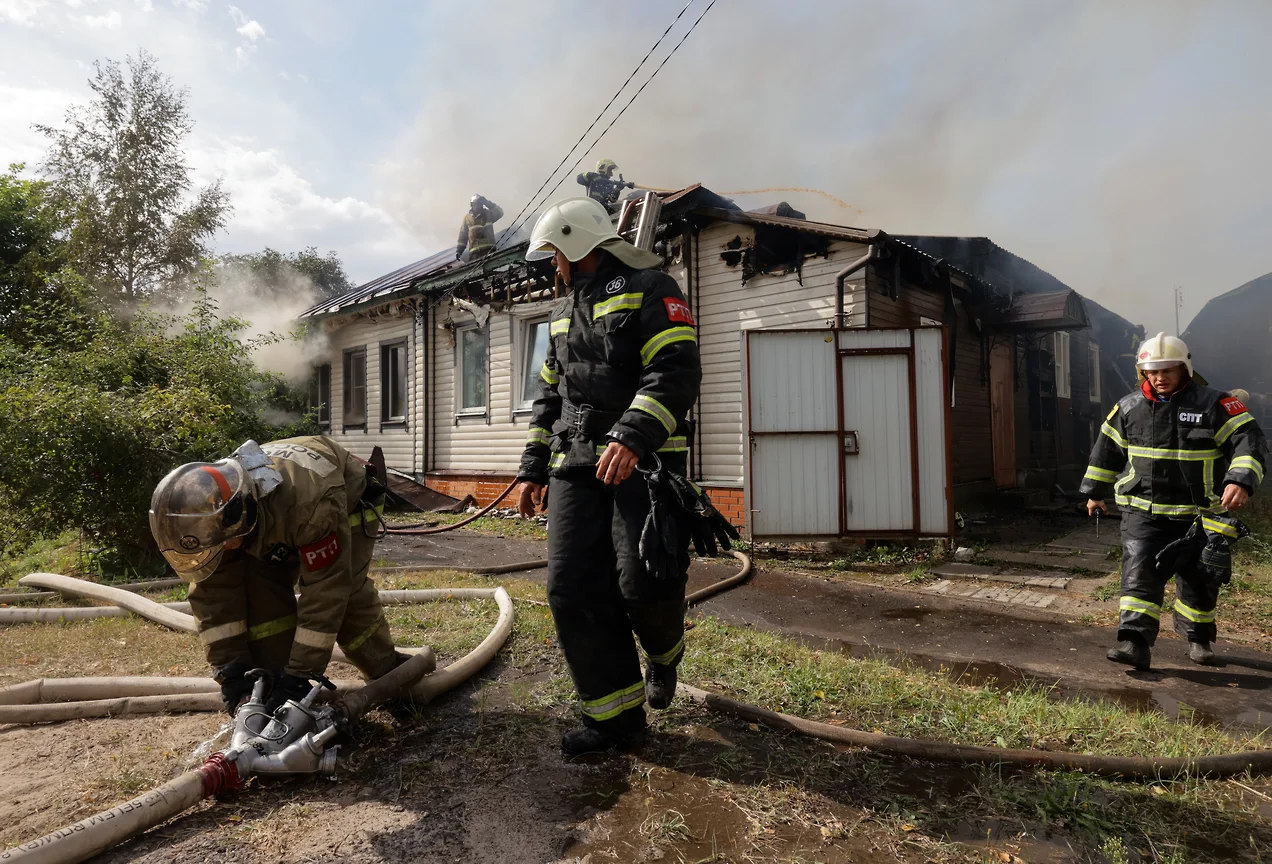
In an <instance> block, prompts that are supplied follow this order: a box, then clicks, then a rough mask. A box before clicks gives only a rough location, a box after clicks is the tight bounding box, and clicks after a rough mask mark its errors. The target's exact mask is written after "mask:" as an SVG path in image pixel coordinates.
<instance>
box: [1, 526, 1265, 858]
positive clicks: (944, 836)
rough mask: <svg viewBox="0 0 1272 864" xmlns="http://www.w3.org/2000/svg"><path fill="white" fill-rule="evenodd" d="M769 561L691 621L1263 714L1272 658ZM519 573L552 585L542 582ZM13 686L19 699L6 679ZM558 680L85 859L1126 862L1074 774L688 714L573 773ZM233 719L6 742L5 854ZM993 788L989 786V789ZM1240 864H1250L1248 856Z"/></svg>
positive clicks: (471, 537)
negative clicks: (1126, 636) (1081, 798)
mask: <svg viewBox="0 0 1272 864" xmlns="http://www.w3.org/2000/svg"><path fill="white" fill-rule="evenodd" d="M378 554H379V562H378V563H380V564H383V565H386V566H394V565H414V566H425V567H428V566H435V567H444V566H446V565H455V564H462V565H465V566H489V565H492V564H506V563H510V562H514V561H525V560H533V559H538V558H542V557H543V554H544V549H543V544H542V543H540V542H537V541H533V540H523V539H500V538H493V537H489V536H484V535H480V534H474V533H469V532H464V531H459V532H454V533H451V534H446V535H441V536H440V537H410V538H407V537H392V538H389V539H388V540H386V541H384V542H383V543H382V544H381V546H380V547H379V551H378ZM775 563H776V562H773V561H765V562H764V566H763V570H762V572H761V573H760V574H759V575H758V577H757V578H756V579H755V580H754V581H753V582H752V583H750V584H749V585H747V586H745V587H743V588H741V589H738V590H736V591H732V592H729V593H727V594H724V595H721V596H719V597H717V598H715V599H712V600H710V601H708V602H707V603H706V604H704V605H703V606H702V607H700V608H699V610H698V613H699V614H709V615H712V616H714V617H716V618H719V619H722V620H725V621H730V622H733V623H735V624H737V625H740V626H750V627H755V628H760V629H765V630H773V631H777V632H780V633H783V634H787V635H791V636H796V637H798V638H799V639H801V640H804V641H806V642H809V643H811V644H813V645H816V646H818V647H824V648H829V649H833V650H835V651H840V652H843V653H847V654H851V655H855V656H861V655H867V654H869V655H880V656H884V657H896V658H898V659H904V660H908V661H911V662H917V663H919V664H920V665H922V666H925V667H927V668H930V669H933V670H940V671H942V672H943V673H944V674H948V675H950V676H952V677H955V678H958V679H960V680H964V681H967V682H969V683H979V682H982V681H987V680H990V679H994V680H996V681H998V682H999V684H1000V685H1005V686H1011V684H1012V683H1013V682H1015V681H1019V680H1028V681H1036V682H1042V683H1046V684H1051V685H1055V686H1056V687H1057V688H1058V689H1057V692H1058V693H1060V694H1063V695H1077V696H1083V695H1085V696H1094V697H1097V698H1103V699H1110V700H1114V701H1118V702H1122V703H1124V704H1129V705H1132V706H1135V707H1140V708H1145V709H1149V710H1161V711H1164V712H1166V713H1168V714H1172V715H1182V714H1184V713H1185V712H1186V711H1187V712H1191V714H1192V716H1196V717H1200V718H1201V719H1203V720H1206V721H1208V722H1214V723H1221V724H1227V723H1239V724H1250V725H1256V726H1264V725H1268V718H1269V717H1272V693H1270V692H1269V691H1272V657H1270V656H1268V655H1265V654H1262V653H1261V652H1258V651H1255V650H1253V649H1251V648H1248V647H1245V646H1232V645H1224V646H1222V650H1223V652H1224V654H1225V656H1226V658H1227V661H1228V665H1227V666H1226V667H1225V668H1222V669H1216V670H1202V669H1198V668H1197V667H1192V666H1190V665H1188V664H1187V661H1186V659H1185V658H1184V657H1183V646H1182V643H1180V642H1179V641H1178V640H1176V639H1170V638H1163V640H1162V642H1161V643H1159V650H1158V652H1157V654H1156V655H1155V661H1156V667H1155V668H1154V670H1153V671H1152V672H1149V673H1134V672H1128V671H1126V670H1124V669H1123V668H1122V667H1117V666H1113V665H1111V664H1108V663H1107V661H1105V660H1104V659H1103V651H1104V649H1105V648H1106V647H1107V645H1108V644H1109V641H1110V640H1111V638H1112V632H1111V631H1110V630H1109V629H1108V628H1099V627H1091V626H1084V625H1083V624H1080V623H1078V622H1075V621H1071V620H1067V619H1066V618H1065V616H1063V615H1056V614H1051V613H1047V612H1042V611H1036V612H1021V611H1020V610H1011V615H1008V614H1007V612H1008V610H1006V609H994V608H990V607H988V606H986V605H985V604H977V603H973V602H969V601H961V600H957V599H954V598H944V597H933V596H924V595H921V594H920V593H919V592H918V590H917V589H916V590H903V589H900V588H896V587H885V586H880V585H877V584H868V583H867V582H864V581H854V580H852V579H848V578H842V577H840V576H834V577H832V576H815V575H810V574H808V573H800V572H793V570H783V569H779V568H778V567H776V566H774V565H775ZM734 569H735V568H734V566H733V565H732V562H729V563H717V562H705V563H703V562H700V563H695V565H694V568H693V570H692V572H691V583H690V588H691V590H692V589H694V588H697V587H701V586H702V585H705V584H708V583H710V582H712V581H715V580H716V579H719V578H721V577H722V576H725V575H728V574H730V573H732V572H733V570H734ZM519 575H522V576H528V577H529V578H531V579H534V580H538V581H542V580H544V579H545V578H546V574H545V573H544V572H543V571H536V572H530V573H527V574H519ZM518 608H519V612H520V611H521V610H523V609H524V608H526V607H522V606H520V605H519V607H518ZM165 638H166V637H165ZM690 638H692V636H690ZM190 650H194V649H193V648H191V649H190ZM93 662H94V661H93V660H92V659H91V658H85V661H84V665H85V667H86V668H85V670H84V671H83V672H81V673H80V674H92V673H91V671H90V669H89V668H88V667H91V665H92V663H93ZM4 671H6V672H7V673H11V674H10V675H8V676H7V677H8V678H9V680H16V679H15V678H14V677H13V674H12V673H15V671H16V670H13V669H9V670H4ZM35 674H47V673H45V672H44V671H43V670H41V671H39V672H36V673H35ZM59 674H69V673H59ZM551 675H552V669H550V668H549V667H548V666H546V665H543V666H537V667H536V666H534V665H533V664H531V665H529V666H527V665H525V664H518V663H514V662H511V661H507V660H506V659H502V658H501V659H499V660H497V661H496V662H495V663H494V664H493V665H492V667H491V668H490V669H488V670H487V671H486V672H485V673H484V674H483V676H482V677H481V679H480V681H479V682H478V683H477V684H476V685H474V686H470V687H466V688H463V689H461V690H460V691H458V692H457V693H455V694H452V695H450V696H448V697H445V698H443V699H442V700H439V702H438V703H436V704H434V705H432V706H429V707H428V708H427V709H426V710H425V711H424V712H422V714H421V715H420V716H419V718H417V719H416V720H415V721H414V722H397V721H395V720H393V718H391V717H389V716H388V715H387V714H385V713H383V712H377V713H374V714H372V715H370V716H369V717H368V718H366V719H365V720H364V721H363V722H362V723H361V724H360V725H359V726H358V728H357V730H356V732H355V740H354V741H352V742H348V744H347V745H346V747H345V749H344V750H343V751H342V758H341V761H340V764H339V767H338V769H337V774H336V777H335V778H334V780H333V779H331V778H301V779H296V780H283V781H278V780H274V781H269V782H254V783H253V785H252V787H251V788H249V789H248V790H245V791H243V792H240V793H236V794H229V795H226V796H223V797H222V798H221V799H220V800H219V801H215V802H213V801H208V802H204V803H203V804H202V805H200V807H198V808H196V809H195V810H194V811H191V812H190V813H187V814H186V815H184V816H183V817H180V818H178V819H175V820H173V821H172V822H170V823H168V824H167V825H165V826H162V827H160V828H158V829H156V830H153V831H151V832H149V833H148V834H146V835H144V836H143V837H140V838H137V839H135V840H133V841H131V842H130V843H128V844H126V845H123V846H121V847H118V848H117V849H115V850H112V851H111V852H108V853H106V854H104V855H102V856H99V858H97V859H95V860H96V861H97V862H99V864H100V862H133V861H138V862H168V861H203V860H215V861H222V862H251V864H258V862H289V864H290V862H326V861H336V860H338V861H350V862H385V861H413V862H444V861H445V862H452V861H463V862H507V861H518V862H520V861H526V862H563V864H564V862H578V864H583V862H587V864H600V862H604V861H677V862H708V861H731V862H752V861H754V862H811V861H819V862H827V864H841V862H843V864H847V862H854V864H855V862H863V864H864V862H876V861H885V862H887V861H893V862H916V864H917V862H970V861H999V862H1007V864H1010V862H1019V861H1027V862H1044V864H1046V862H1055V864H1060V862H1065V864H1069V862H1087V861H1098V862H1106V861H1118V860H1119V859H1118V857H1117V854H1116V848H1115V847H1110V848H1112V849H1113V851H1111V852H1109V853H1108V854H1105V855H1103V856H1099V855H1095V856H1093V855H1092V854H1090V853H1081V854H1079V853H1078V852H1075V851H1074V849H1073V848H1072V847H1071V844H1070V838H1071V837H1072V836H1074V835H1073V832H1074V831H1075V830H1079V829H1080V830H1083V831H1088V832H1095V833H1096V834H1098V832H1099V830H1100V829H1099V827H1098V823H1093V826H1094V827H1092V826H1086V827H1084V826H1081V825H1078V826H1076V827H1075V826H1074V825H1070V824H1054V823H1053V821H1052V820H1053V819H1054V818H1055V817H1054V816H1052V815H1049V814H1050V810H1049V807H1050V806H1051V805H1050V804H1049V803H1048V802H1050V801H1053V800H1057V801H1063V800H1065V799H1066V797H1067V796H1072V795H1075V794H1077V791H1076V790H1078V789H1079V788H1080V787H1079V786H1077V785H1072V784H1070V781H1068V780H1067V779H1066V778H1065V777H1064V776H1063V775H1051V776H1048V777H1045V778H1042V779H1039V778H1038V777H1037V776H1034V775H1025V774H1021V775H1020V776H1019V778H1018V779H1017V778H1016V777H1015V776H1014V775H1011V774H1010V773H1007V774H1006V775H1004V772H1002V771H994V770H992V769H984V770H981V769H948V768H942V767H940V766H933V765H929V764H923V763H917V762H911V761H908V760H899V759H892V758H889V757H883V756H879V755H876V754H868V753H863V752H862V751H855V750H846V749H836V748H833V747H830V746H828V745H825V744H823V743H819V742H813V741H809V740H804V739H797V738H792V737H789V736H785V735H781V734H777V733H774V732H772V731H769V730H762V729H760V728H759V727H755V726H751V725H748V724H745V723H741V722H738V721H732V720H728V719H724V718H721V717H720V716H718V715H711V714H708V713H706V712H705V711H703V710H701V709H697V708H693V707H691V706H688V705H682V704H680V703H679V702H678V703H677V704H676V705H675V706H673V708H672V710H670V711H668V712H662V713H661V714H659V715H657V717H656V722H655V726H654V729H653V734H652V735H651V739H650V741H649V743H648V744H647V745H646V747H645V748H644V750H643V751H642V752H641V753H640V754H639V755H638V756H635V757H610V758H600V759H595V760H587V761H583V762H576V763H569V762H565V761H564V760H562V758H561V756H560V753H559V750H558V741H559V738H560V735H561V733H562V732H563V731H564V730H565V729H567V728H569V726H571V725H572V724H573V722H574V721H573V718H572V717H571V716H570V712H569V710H568V709H566V708H562V707H560V706H559V705H558V706H555V707H546V708H535V707H534V705H533V701H534V700H527V699H526V698H525V695H526V693H527V692H529V691H530V690H531V689H532V688H534V687H537V686H540V685H542V684H543V682H544V681H545V680H546V679H548V678H549V677H550V676H551ZM18 677H23V676H21V675H20V676H18ZM25 677H30V676H25ZM222 722H223V718H222V717H220V716H212V715H193V716H176V717H140V718H119V719H108V720H93V721H81V722H76V723H67V724H56V725H49V726H41V727H34V728H18V727H11V726H10V727H0V760H3V764H4V765H5V769H4V771H3V772H0V847H4V846H8V845H11V844H12V843H15V842H20V841H21V840H24V839H30V838H31V837H33V836H36V835H38V834H40V833H43V832H46V831H49V830H52V829H55V828H57V827H60V826H62V825H65V824H67V823H68V822H70V821H73V820H74V819H77V818H82V817H84V816H86V815H88V814H90V813H93V812H96V811H98V810H100V809H103V808H104V807H106V806H109V805H110V804H112V803H118V802H119V801H121V800H124V799H126V798H127V797H129V796H131V795H134V794H137V793H139V792H141V791H144V790H145V789H148V788H151V787H152V786H153V785H156V784H158V783H161V782H163V781H165V780H167V779H168V778H170V777H172V776H174V775H175V774H177V773H179V772H180V771H182V770H187V769H189V768H190V767H193V766H194V765H197V764H198V762H200V761H201V756H196V755H195V754H196V750H197V749H199V747H200V745H201V744H203V743H204V742H207V741H208V740H209V739H211V738H213V736H215V735H216V733H217V732H218V729H219V728H220V727H221V724H222ZM204 749H205V750H206V749H207V748H206V747H205V748H204ZM990 784H996V785H995V787H994V788H995V790H996V791H995V792H994V793H993V794H990V793H989V792H988V791H987V790H988V788H989V786H990ZM1004 788H1009V789H1017V791H1018V795H1019V806H1017V807H1015V808H1014V810H1013V811H1012V813H1011V814H1009V815H1008V814H1004V812H1002V809H1001V801H1002V794H1001V793H1002V790H1003V789H1004ZM1264 788H1266V787H1264ZM1268 791H1272V790H1268ZM1156 794H1157V793H1156V792H1154V791H1152V790H1149V789H1145V788H1142V787H1127V788H1126V789H1112V790H1108V791H1105V792H1102V793H1101V798H1102V800H1101V801H1100V802H1098V806H1100V807H1103V808H1106V809H1115V810H1117V811H1118V812H1126V811H1130V810H1135V809H1136V808H1155V809H1154V811H1153V812H1154V814H1155V817H1156V818H1165V819H1167V820H1168V821H1169V820H1170V819H1172V818H1176V819H1181V820H1182V819H1188V818H1192V816H1191V811H1188V810H1186V809H1184V808H1182V807H1180V808H1179V809H1178V810H1177V811H1176V810H1172V809H1171V808H1173V807H1175V806H1176V805H1175V804H1174V803H1168V802H1166V800H1165V799H1156V798H1155V797H1154V796H1155V795H1156ZM1235 794H1238V795H1244V794H1245V793H1242V792H1240V791H1238V792H1237V793H1235ZM995 796H997V797H995ZM1265 797H1266V798H1267V801H1266V802H1264V801H1263V800H1262V799H1263V798H1265ZM1243 800H1244V799H1243ZM1249 800H1251V801H1253V802H1254V803H1253V805H1252V806H1251V807H1250V808H1248V813H1249V815H1244V816H1231V817H1229V816H1224V817H1223V819H1222V820H1221V822H1219V823H1216V826H1215V828H1214V832H1215V834H1216V835H1217V837H1218V836H1222V837H1223V843H1224V844H1230V845H1223V846H1217V847H1216V849H1218V850H1219V851H1218V852H1216V855H1217V856H1218V857H1213V856H1212V857H1211V858H1210V859H1209V860H1224V859H1225V856H1226V855H1227V852H1225V851H1224V850H1226V849H1233V850H1239V849H1240V845H1239V844H1240V843H1241V842H1245V841H1244V840H1243V839H1242V838H1245V837H1246V836H1247V835H1248V837H1249V838H1250V839H1249V841H1248V842H1249V843H1250V844H1253V843H1255V842H1256V837H1257V838H1258V842H1259V843H1267V842H1268V839H1269V838H1268V836H1266V835H1267V834H1268V825H1269V824H1272V797H1268V796H1267V794H1266V792H1260V791H1258V790H1257V789H1255V790H1253V793H1252V794H1251V795H1250V796H1249ZM1137 812H1138V811H1137ZM1216 842H1217V843H1218V840H1216ZM1260 848H1267V847H1260ZM1125 860H1127V861H1139V860H1145V861H1147V860H1153V859H1152V858H1143V859H1141V858H1139V857H1128V858H1126V859H1125ZM1159 860H1162V861H1167V860H1170V861H1186V860H1189V859H1188V858H1174V857H1172V858H1169V859H1168V858H1165V857H1163V858H1161V859H1159ZM1242 860H1257V859H1251V858H1249V857H1248V853H1247V855H1246V857H1245V858H1243V859H1242Z"/></svg>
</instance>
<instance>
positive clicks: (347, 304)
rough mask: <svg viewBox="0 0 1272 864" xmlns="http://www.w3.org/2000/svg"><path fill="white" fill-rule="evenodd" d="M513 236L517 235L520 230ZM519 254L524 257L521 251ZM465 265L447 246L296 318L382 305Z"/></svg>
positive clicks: (500, 238) (504, 235)
mask: <svg viewBox="0 0 1272 864" xmlns="http://www.w3.org/2000/svg"><path fill="white" fill-rule="evenodd" d="M516 233H520V231H518V232H516ZM513 236H516V234H510V233H509V229H508V228H505V229H504V230H502V231H500V232H499V233H498V235H497V236H496V238H495V242H496V245H499V244H503V243H504V242H506V240H508V239H510V238H511V237H513ZM524 245H525V244H524V242H523V243H520V244H518V243H514V244H512V246H509V247H507V248H505V249H501V250H500V251H499V252H498V253H496V256H497V257H498V258H501V259H502V258H503V257H504V253H506V252H507V251H509V250H511V249H516V248H518V247H524ZM522 254H524V251H523V252H522ZM482 263H483V264H488V263H489V259H486V260H484V261H483V262H482ZM469 266H470V263H469V262H464V261H456V260H455V247H454V246H451V247H449V248H447V249H446V250H444V251H442V252H437V253H435V254H433V255H430V256H428V257H427V258H423V259H421V260H419V261H416V262H415V263H414V264H407V265H406V266H405V267H399V268H398V269H397V270H394V271H393V272H392V273H386V274H384V275H383V276H380V277H379V278H376V279H372V280H371V281H370V282H367V283H366V284H364V285H359V286H358V287H357V288H354V289H353V290H352V291H347V292H345V293H344V294H341V295H340V296H339V297H333V298H331V299H328V300H323V301H322V302H321V303H315V304H314V305H313V306H311V307H309V308H308V309H306V310H305V311H304V312H301V313H300V315H299V316H298V317H300V318H314V317H317V316H320V315H333V314H336V313H337V312H341V311H344V310H347V309H349V308H351V307H354V306H362V305H365V304H367V303H372V302H376V301H379V302H383V301H385V300H388V299H390V298H392V297H393V296H394V295H398V294H404V293H407V292H408V291H409V290H410V288H411V286H412V285H414V284H415V283H417V282H419V281H420V280H421V279H424V278H425V277H428V276H436V275H439V274H441V273H445V272H447V271H448V270H454V271H456V273H459V272H461V271H466V270H468V268H469Z"/></svg>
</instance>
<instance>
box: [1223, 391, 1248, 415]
mask: <svg viewBox="0 0 1272 864" xmlns="http://www.w3.org/2000/svg"><path fill="white" fill-rule="evenodd" d="M1219 404H1220V405H1222V406H1223V410H1225V411H1227V412H1228V413H1229V414H1231V415H1232V416H1234V417H1235V416H1236V415H1238V414H1244V413H1245V411H1246V406H1245V403H1244V402H1242V401H1241V400H1240V399H1238V398H1237V397H1236V396H1227V397H1225V398H1223V399H1220V400H1219Z"/></svg>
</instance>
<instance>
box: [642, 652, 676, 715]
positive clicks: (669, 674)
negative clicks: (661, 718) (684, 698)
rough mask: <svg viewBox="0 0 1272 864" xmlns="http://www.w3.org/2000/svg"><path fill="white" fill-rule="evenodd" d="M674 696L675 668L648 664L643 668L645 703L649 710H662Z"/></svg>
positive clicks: (659, 664)
mask: <svg viewBox="0 0 1272 864" xmlns="http://www.w3.org/2000/svg"><path fill="white" fill-rule="evenodd" d="M675 695H676V667H675V666H663V665H662V664H661V663H650V664H649V665H648V666H647V667H646V668H645V702H646V703H647V704H648V705H649V707H650V708H657V709H659V710H662V709H663V708H666V707H667V706H668V705H670V704H671V699H672V697H673V696H675Z"/></svg>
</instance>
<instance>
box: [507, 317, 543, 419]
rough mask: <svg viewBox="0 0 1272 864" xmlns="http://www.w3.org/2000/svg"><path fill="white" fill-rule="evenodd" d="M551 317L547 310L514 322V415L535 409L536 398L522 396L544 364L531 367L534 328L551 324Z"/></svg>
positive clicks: (536, 379) (527, 412) (536, 377)
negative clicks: (530, 378)
mask: <svg viewBox="0 0 1272 864" xmlns="http://www.w3.org/2000/svg"><path fill="white" fill-rule="evenodd" d="M551 318H552V316H551V315H549V314H548V313H547V312H544V313H543V314H541V315H533V316H526V317H524V318H518V319H516V321H515V322H514V325H513V326H515V327H516V328H517V331H516V334H517V338H516V351H517V353H516V359H515V361H514V363H513V366H514V368H513V379H512V384H513V387H512V392H513V393H515V394H517V398H516V399H515V400H514V401H513V404H512V413H513V414H514V415H518V414H529V413H530V412H531V411H533V410H534V408H533V406H534V399H533V398H531V399H529V400H526V399H522V398H521V397H522V396H523V395H524V394H525V389H526V383H527V380H528V379H529V377H530V376H532V375H533V376H535V378H534V380H535V381H538V374H539V368H540V367H541V366H542V364H540V367H535V368H531V367H532V366H534V364H533V363H532V362H531V356H530V355H531V353H532V352H533V351H534V337H533V333H534V330H535V328H536V327H538V326H539V325H541V324H542V325H548V324H550V323H551ZM551 338H552V336H551V334H549V336H548V339H549V340H551Z"/></svg>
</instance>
